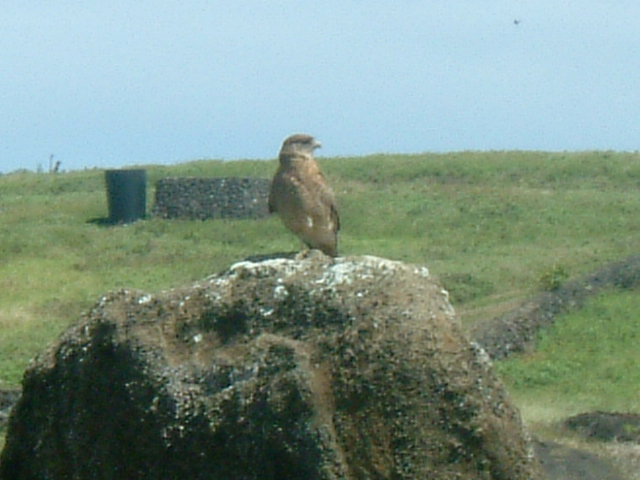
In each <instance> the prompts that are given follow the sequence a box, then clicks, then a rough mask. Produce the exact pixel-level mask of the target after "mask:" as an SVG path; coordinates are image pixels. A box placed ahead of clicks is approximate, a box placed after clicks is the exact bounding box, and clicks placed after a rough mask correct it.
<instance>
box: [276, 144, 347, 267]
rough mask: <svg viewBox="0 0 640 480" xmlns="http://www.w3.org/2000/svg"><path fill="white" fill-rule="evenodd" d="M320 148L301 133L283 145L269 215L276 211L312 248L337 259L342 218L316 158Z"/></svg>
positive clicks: (286, 224) (285, 223) (288, 226)
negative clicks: (317, 149)
mask: <svg viewBox="0 0 640 480" xmlns="http://www.w3.org/2000/svg"><path fill="white" fill-rule="evenodd" d="M320 146H321V144H320V142H318V141H317V140H316V139H315V138H313V137H312V136H311V135H306V134H301V133H298V134H295V135H291V136H290V137H288V138H287V139H286V140H285V141H284V142H283V143H282V148H281V149H280V156H279V160H280V166H279V167H278V171H277V172H276V174H275V176H274V177H273V182H272V183H271V192H270V193H269V212H270V213H271V212H277V213H278V215H279V216H280V218H281V219H282V222H283V223H284V225H285V226H286V227H287V228H288V229H289V230H291V231H292V232H293V233H295V234H296V235H297V236H298V237H299V238H300V239H301V240H302V241H303V242H304V243H305V244H306V245H307V246H308V247H309V248H317V249H319V250H322V251H323V252H324V253H325V254H326V255H330V256H332V257H335V256H337V255H338V230H339V229H340V218H339V217H338V210H337V208H336V199H335V196H334V194H333V191H332V190H331V188H330V187H329V185H327V182H326V180H325V178H324V176H323V175H322V172H320V168H319V167H318V164H317V163H316V161H315V159H314V158H313V151H314V150H315V149H316V148H320Z"/></svg>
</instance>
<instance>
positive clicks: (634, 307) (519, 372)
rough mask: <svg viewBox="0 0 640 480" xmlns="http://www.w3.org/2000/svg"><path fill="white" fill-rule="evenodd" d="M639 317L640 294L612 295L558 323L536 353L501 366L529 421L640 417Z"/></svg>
mask: <svg viewBox="0 0 640 480" xmlns="http://www.w3.org/2000/svg"><path fill="white" fill-rule="evenodd" d="M639 311H640V295H638V292H608V293H606V294H603V295H600V296H598V297H596V298H592V299H590V300H589V301H588V302H587V305H586V307H585V308H584V309H582V310H580V311H578V312H574V313H571V314H568V315H564V316H562V317H560V318H559V319H558V320H557V322H556V323H555V324H554V325H553V326H552V327H550V328H549V329H547V330H546V331H544V332H542V333H541V334H540V340H539V344H538V348H537V349H536V351H535V352H534V353H532V354H528V355H521V356H519V357H517V358H513V359H510V360H507V361H503V362H500V363H498V364H497V368H498V371H499V372H500V373H501V374H502V375H503V378H505V380H506V383H507V385H508V388H509V390H510V391H511V393H512V394H513V395H514V397H515V398H517V399H518V400H519V402H521V403H522V405H524V406H525V409H524V410H525V412H529V415H530V418H529V420H530V421H532V422H536V421H537V422H543V423H544V422H548V421H549V420H553V417H554V416H558V415H562V416H566V415H573V414H576V413H579V412H585V411H594V410H604V411H619V412H640V369H639V368H638V365H640V349H639V348H638V343H640V322H638V312H639ZM527 407H528V408H527ZM554 410H555V414H551V416H550V412H553V411H554Z"/></svg>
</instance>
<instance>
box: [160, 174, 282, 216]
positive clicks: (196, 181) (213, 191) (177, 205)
mask: <svg viewBox="0 0 640 480" xmlns="http://www.w3.org/2000/svg"><path fill="white" fill-rule="evenodd" d="M269 185H270V181H269V180H268V179H266V178H235V177H230V178H197V177H169V178H163V179H161V180H159V181H158V182H157V183H156V198H155V205H154V207H153V211H152V215H153V216H156V217H161V218H190V219H200V220H205V219H208V218H262V217H265V216H267V215H268V208H267V200H268V197H269Z"/></svg>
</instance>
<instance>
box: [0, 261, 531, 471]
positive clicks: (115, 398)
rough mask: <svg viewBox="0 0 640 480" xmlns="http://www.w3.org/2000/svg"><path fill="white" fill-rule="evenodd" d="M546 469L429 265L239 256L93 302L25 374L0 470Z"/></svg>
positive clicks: (501, 387) (11, 419)
mask: <svg viewBox="0 0 640 480" xmlns="http://www.w3.org/2000/svg"><path fill="white" fill-rule="evenodd" d="M34 478H50V479H62V478H75V479H89V478H91V479H95V478H105V479H115V478H118V479H122V478H138V479H147V478H148V479H162V478H185V479H186V478H188V479H231V478H234V479H256V480H257V479H294V480H295V479H300V480H302V479H305V480H308V479H336V480H337V479H341V480H344V479H438V480H448V479H458V480H465V479H495V480H498V479H500V480H514V479H517V480H525V479H537V478H542V477H541V474H540V473H539V468H538V465H537V462H536V460H535V458H534V455H533V449H532V446H531V443H530V441H529V439H528V435H527V433H526V431H525V429H524V427H523V425H522V422H521V419H520V416H519V413H518V411H517V410H516V408H515V407H514V406H513V404H512V403H511V401H510V400H509V398H508V396H507V394H506V392H505V390H504V388H503V386H502V384H501V383H500V381H499V380H498V379H497V378H496V376H495V375H494V373H493V370H492V368H491V363H490V361H489V360H488V357H487V355H486V354H485V353H484V351H483V350H482V349H480V348H479V347H477V346H476V345H475V344H473V343H470V342H469V341H468V339H467V338H466V336H465V335H464V334H463V333H462V331H461V327H460V326H459V324H458V322H457V321H456V319H455V315H454V312H453V309H452V307H451V305H450V304H449V301H448V298H447V293H446V292H445V291H444V290H443V289H442V288H441V287H440V286H439V284H438V283H437V282H436V281H435V280H434V279H432V278H431V277H430V276H429V274H428V271H427V270H426V269H425V268H422V267H416V266H411V265H405V264H402V263H397V262H391V261H389V260H384V259H380V258H375V257H346V258H338V259H331V258H329V257H325V256H323V255H321V254H319V253H317V252H311V253H310V254H309V255H308V256H307V257H305V258H302V257H300V258H297V259H294V260H288V259H276V260H269V261H264V262H260V263H253V262H242V263H238V264H236V265H234V266H233V267H231V268H230V269H229V270H228V271H227V272H225V273H223V274H220V275H217V276H213V277H211V278H208V279H206V280H204V281H202V282H199V283H197V284H195V285H192V286H190V287H187V288H181V289H175V290H171V291H167V292H162V293H159V294H148V293H144V292H139V291H131V290H123V291H120V292H115V293H112V294H109V295H107V296H105V297H104V298H102V299H101V300H100V301H99V302H98V303H97V304H96V305H95V307H94V308H93V309H92V310H91V311H90V312H89V313H88V314H87V315H86V317H85V318H83V319H82V320H81V321H80V322H79V323H78V324H77V325H76V326H74V327H72V328H70V329H69V330H68V331H67V332H66V333H65V334H64V335H63V336H62V337H61V338H60V340H59V341H58V342H57V343H56V344H54V345H52V346H51V347H50V348H49V349H48V350H47V351H45V352H43V354H41V355H40V356H39V357H38V358H37V359H36V360H35V361H34V362H33V363H32V365H31V366H30V368H29V369H28V370H27V372H26V373H25V377H24V381H23V393H22V396H21V398H20V400H19V401H18V403H17V405H16V406H15V408H14V409H13V412H12V415H11V418H10V423H9V428H8V435H7V444H6V448H5V450H4V451H3V453H2V462H1V463H0V479H2V480H18V479H34Z"/></svg>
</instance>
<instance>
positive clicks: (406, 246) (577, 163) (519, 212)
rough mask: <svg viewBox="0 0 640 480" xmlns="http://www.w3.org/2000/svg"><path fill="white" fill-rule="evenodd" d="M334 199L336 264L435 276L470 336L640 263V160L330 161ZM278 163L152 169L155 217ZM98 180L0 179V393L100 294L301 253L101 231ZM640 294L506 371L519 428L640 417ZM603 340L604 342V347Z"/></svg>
mask: <svg viewBox="0 0 640 480" xmlns="http://www.w3.org/2000/svg"><path fill="white" fill-rule="evenodd" d="M321 164H322V168H323V170H324V171H325V174H326V176H327V177H328V179H329V181H330V183H331V184H332V185H333V187H334V190H335V191H336V194H337V196H338V201H339V205H340V213H341V217H342V224H343V230H342V231H341V236H340V242H341V245H340V247H341V254H342V255H361V254H369V255H378V256H382V257H388V258H392V259H396V260H402V261H406V262H412V263H418V264H423V265H426V266H428V267H429V268H430V270H431V271H432V273H434V274H435V275H436V276H438V277H439V278H440V279H441V280H442V281H443V283H444V284H445V285H446V287H447V288H448V289H449V290H450V291H451V297H452V300H453V303H454V306H455V307H456V309H457V311H458V312H459V315H460V317H461V319H462V320H463V322H464V323H465V324H471V323H474V322H482V321H485V320H487V319H490V318H492V317H493V316H495V315H497V314H498V313H500V312H503V311H505V310H506V309H508V308H511V307H513V306H514V305H516V304H517V303H518V302H519V301H520V300H522V299H524V298H526V297H528V296H530V295H533V294H535V293H536V292H537V291H539V289H540V288H543V287H545V286H548V283H549V279H550V278H552V279H553V278H556V277H557V276H558V275H559V274H561V275H560V276H561V277H562V278H564V277H567V278H571V277H576V276H579V275H582V274H584V273H586V272H589V271H592V270H594V269H596V268H598V267H599V266H601V265H602V264H604V263H606V262H610V261H613V260H618V259H621V258H624V257H626V256H629V255H632V254H637V253H639V250H640V249H639V241H640V198H639V195H638V190H639V187H640V155H638V154H632V153H616V152H582V153H580V152H577V153H544V152H460V153H450V154H424V155H403V156H392V155H376V156H368V157H359V158H331V159H323V160H321ZM275 167H276V164H275V161H237V162H219V161H198V162H192V163H187V164H183V165H178V166H173V167H159V166H145V167H144V168H147V174H148V178H149V190H148V199H149V207H150V206H151V204H152V203H153V185H154V184H155V181H157V180H158V179H160V178H162V177H165V176H187V175H192V176H261V177H270V176H271V175H272V173H273V172H274V170H275ZM106 215H107V202H106V194H105V188H104V172H103V171H101V170H86V171H78V172H70V173H61V174H57V175H48V174H36V173H29V172H22V173H12V174H6V175H1V176H0V388H9V387H13V386H16V385H18V384H19V382H20V378H21V375H22V372H23V370H24V368H25V366H26V365H27V363H28V361H29V359H31V358H32V357H33V356H34V355H36V354H37V353H38V352H39V351H40V350H41V349H42V348H44V346H45V345H46V344H47V343H49V342H51V341H52V340H54V339H55V338H56V337H57V336H58V335H59V334H60V333H61V332H62V331H63V330H64V329H65V328H66V327H67V326H68V325H69V324H71V323H72V322H74V321H76V320H77V319H78V318H79V317H80V315H81V314H82V312H83V311H85V310H86V309H88V308H89V307H90V306H91V305H92V303H94V302H95V301H96V300H97V299H98V298H99V297H100V295H101V294H103V293H105V292H106V291H109V290H113V289H119V288H124V287H127V288H137V289H143V290H150V291H157V290H161V289H166V288H169V287H172V286H177V285H182V284H185V283H188V282H191V281H193V280H196V279H199V278H202V277H204V276H206V275H209V274H212V273H216V272H219V271H221V270H223V269H225V268H226V267H228V266H229V265H231V264H232V263H233V262H235V261H238V260H241V259H243V258H245V257H247V256H249V255H254V254H266V253H270V252H278V251H292V250H296V249H298V248H299V247H300V244H299V243H298V241H297V239H296V238H295V237H294V236H293V235H292V234H290V233H289V232H287V231H286V230H285V229H284V227H282V225H281V224H280V222H279V220H278V219H277V218H269V219H265V220H257V221H256V220H235V221H231V220H210V221H205V222H202V221H186V220H171V221H168V220H159V219H153V218H151V219H147V220H143V221H139V222H136V223H134V224H131V225H127V226H114V227H105V226H101V225H100V224H98V223H96V222H91V220H92V219H96V218H101V217H102V218H103V217H105V216H106ZM638 311H640V300H638V296H637V294H636V292H626V293H620V292H610V293H607V294H605V295H603V296H601V297H599V298H598V299H594V300H593V301H592V303H590V304H589V306H588V308H586V309H584V310H582V311H580V312H577V313H574V314H572V315H569V316H566V317H564V318H563V319H561V320H560V321H559V322H558V324H557V325H556V327H554V328H552V329H550V330H548V331H547V332H544V333H543V338H542V342H541V344H540V348H539V349H538V351H537V352H535V353H533V354H531V355H527V356H523V357H520V358H515V359H512V360H508V361H505V362H501V363H500V364H499V365H498V369H499V371H500V373H501V374H502V375H503V376H504V378H505V381H506V383H507V385H508V386H509V388H510V390H511V391H512V393H513V395H514V398H515V399H516V400H517V402H518V404H519V405H520V406H521V407H522V409H523V412H524V415H525V418H527V419H529V420H530V421H532V422H534V423H535V422H544V421H545V419H547V420H549V419H551V420H552V419H555V418H557V417H559V416H561V415H564V414H567V413H576V412H577V411H579V410H580V409H583V408H590V409H600V410H625V411H636V412H637V411H640V395H639V394H640V384H639V381H638V380H640V378H639V376H638V374H637V373H635V372H636V370H637V369H636V368H633V367H634V366H635V365H638V363H639V362H638V361H639V360H640V358H639V357H638V353H637V348H636V344H637V341H638V337H639V336H640V326H639V322H638V319H637V315H636V313H635V312H638ZM605 337H606V342H605V341H603V338H605Z"/></svg>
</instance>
